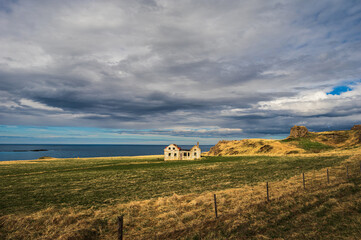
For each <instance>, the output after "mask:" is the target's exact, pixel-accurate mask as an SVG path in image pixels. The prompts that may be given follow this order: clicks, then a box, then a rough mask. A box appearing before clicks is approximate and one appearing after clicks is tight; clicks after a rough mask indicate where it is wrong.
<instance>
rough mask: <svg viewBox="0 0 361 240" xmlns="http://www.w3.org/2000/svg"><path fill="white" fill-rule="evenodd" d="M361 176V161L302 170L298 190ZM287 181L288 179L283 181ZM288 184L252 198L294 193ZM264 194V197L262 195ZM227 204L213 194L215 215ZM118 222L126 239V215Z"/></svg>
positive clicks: (267, 185) (267, 187)
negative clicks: (306, 170) (287, 186)
mask: <svg viewBox="0 0 361 240" xmlns="http://www.w3.org/2000/svg"><path fill="white" fill-rule="evenodd" d="M359 176H361V162H359V163H357V164H355V163H346V164H345V165H340V166H335V167H329V168H326V169H323V170H317V171H315V170H314V171H308V172H301V174H300V175H299V177H296V178H297V180H296V182H298V184H299V186H298V188H296V191H297V190H303V191H305V192H307V191H313V190H322V189H325V188H327V187H334V186H337V185H340V184H342V183H346V182H348V181H350V180H351V179H353V178H355V177H359ZM283 182H286V181H283ZM285 187H286V184H284V185H282V184H277V185H272V182H265V183H264V193H263V194H262V192H260V191H259V189H257V190H255V189H254V191H253V192H252V194H251V199H253V200H256V199H258V200H260V198H261V199H263V201H264V202H266V203H269V202H271V201H273V200H276V199H279V198H280V197H282V195H285V194H287V193H288V194H292V193H294V192H295V191H291V190H290V191H289V192H287V191H282V193H280V192H281V191H280V189H282V188H285ZM262 195H263V197H262ZM261 201H262V200H261ZM220 207H224V208H226V207H227V206H220V202H219V201H217V195H216V194H213V210H214V217H215V219H218V218H219V217H220V213H219V208H220ZM117 224H118V235H117V236H118V238H117V239H118V240H123V239H124V230H125V228H124V215H121V216H119V217H117Z"/></svg>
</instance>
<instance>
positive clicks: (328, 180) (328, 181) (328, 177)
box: [327, 168, 330, 184]
mask: <svg viewBox="0 0 361 240" xmlns="http://www.w3.org/2000/svg"><path fill="white" fill-rule="evenodd" d="M327 183H328V184H330V175H329V174H328V168H327Z"/></svg>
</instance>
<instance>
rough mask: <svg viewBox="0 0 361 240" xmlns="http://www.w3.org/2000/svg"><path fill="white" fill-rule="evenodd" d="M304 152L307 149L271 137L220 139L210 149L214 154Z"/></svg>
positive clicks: (277, 154)
mask: <svg viewBox="0 0 361 240" xmlns="http://www.w3.org/2000/svg"><path fill="white" fill-rule="evenodd" d="M290 152H293V153H304V152H305V150H304V149H301V148H298V147H296V146H294V145H292V144H289V143H282V142H280V141H279V140H270V139H244V140H233V141H220V142H218V143H217V145H216V146H214V147H213V149H211V150H210V151H209V154H208V155H210V156H214V155H257V154H260V155H268V156H279V155H285V154H287V153H290Z"/></svg>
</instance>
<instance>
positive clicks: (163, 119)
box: [0, 0, 361, 144]
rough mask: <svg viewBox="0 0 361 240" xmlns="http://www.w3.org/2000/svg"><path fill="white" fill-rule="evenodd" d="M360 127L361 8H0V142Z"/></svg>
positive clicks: (140, 0)
mask: <svg viewBox="0 0 361 240" xmlns="http://www.w3.org/2000/svg"><path fill="white" fill-rule="evenodd" d="M354 124H361V2H360V1H357V0H355V1H352V0H348V1H344V0H339V1H337V0H318V1H304V0H299V1H297V0H295V1H288V0H267V1H264V0H263V1H259V0H249V1H232V0H229V1H213V0H197V1H183V0H179V1H165V0H159V1H158V0H154V1H152V0H132V1H119V0H116V1H110V0H104V1H100V0H99V1H95V0H62V1H55V0H54V1H52V0H23V1H22V0H0V143H83V144H89V143H97V144H101V143H104V144H126V143H131V144H168V143H171V142H174V143H177V144H193V143H196V142H197V141H199V142H200V143H201V144H215V143H216V142H218V141H219V140H222V139H244V138H270V139H281V138H284V137H286V136H288V134H289V130H290V128H291V127H292V126H294V125H304V126H306V127H307V128H308V129H309V130H311V131H325V130H344V129H350V128H351V127H352V126H353V125H354Z"/></svg>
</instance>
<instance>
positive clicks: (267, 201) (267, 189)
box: [266, 182, 269, 202]
mask: <svg viewBox="0 0 361 240" xmlns="http://www.w3.org/2000/svg"><path fill="white" fill-rule="evenodd" d="M266 188H267V202H269V190H268V182H267V183H266Z"/></svg>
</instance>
